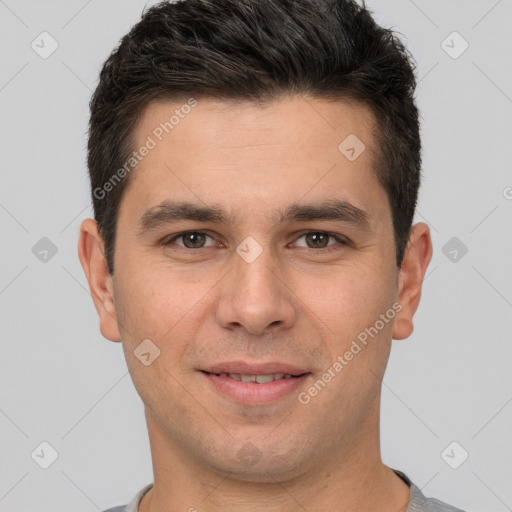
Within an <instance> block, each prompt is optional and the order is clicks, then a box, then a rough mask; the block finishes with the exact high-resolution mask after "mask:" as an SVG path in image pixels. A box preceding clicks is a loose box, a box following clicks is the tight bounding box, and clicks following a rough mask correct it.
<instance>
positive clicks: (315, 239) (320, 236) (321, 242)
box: [298, 231, 345, 249]
mask: <svg viewBox="0 0 512 512" xmlns="http://www.w3.org/2000/svg"><path fill="white" fill-rule="evenodd" d="M301 238H303V239H304V240H305V241H306V245H299V247H305V248H307V249H330V248H331V247H332V248H333V249H334V248H336V247H335V246H336V242H338V245H339V244H341V245H344V244H345V241H344V240H343V239H342V238H339V237H337V236H335V235H331V234H330V233H325V232H323V231H310V232H309V233H304V234H303V235H302V236H300V237H299V238H298V240H300V239H301ZM329 239H332V240H334V241H335V243H329Z"/></svg>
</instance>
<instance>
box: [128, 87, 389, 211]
mask: <svg viewBox="0 0 512 512" xmlns="http://www.w3.org/2000/svg"><path fill="white" fill-rule="evenodd" d="M374 131H375V118H374V116H373V113H372V112H371V110H370V108H369V107H367V106H366V105H362V104H360V103H354V102H352V103H348V102H342V101H337V102H332V101H327V100H319V99H313V98H307V97H304V96H290V97H285V98H283V99H281V100H279V101H274V102H271V103H268V104H265V105H260V104H256V103H251V102H244V103H242V102H233V101H219V100H215V99H211V98H207V99H204V98H198V99H190V98H185V99H183V100H179V101H155V102H152V103H150V104H149V105H148V107H147V108H146V110H145V111H144V113H143V115H142V116H141V118H140V121H139V123H138V125H137V127H136V130H135V133H134V134H135V149H140V148H142V147H144V146H145V145H146V146H148V145H149V146H151V150H150V151H146V156H144V158H143V159H141V161H140V163H139V164H138V165H137V167H136V170H135V171H133V176H131V178H132V180H131V184H130V187H128V191H127V192H126V194H127V195H132V196H134V195H136V196H137V201H136V202H137V204H138V205H140V208H141V209H142V208H143V207H144V208H145V209H147V208H150V207H152V206H154V205H157V204H159V203H161V202H162V201H165V200H168V199H169V198H170V197H169V196H170V195H172V196H173V198H177V199H179V200H189V199H191V198H192V199H195V200H196V202H202V203H204V204H206V203H208V202H214V203H216V204H222V203H224V204H226V210H229V211H234V210H237V209H238V210H239V211H240V212H241V210H244V211H245V212H248V211H250V210H252V209H254V211H256V210H258V211H259V214H261V213H262V212H263V213H265V212H268V213H269V214H272V218H275V211H277V210H278V209H279V210H281V211H282V206H283V205H284V204H285V203H286V205H288V204H290V203H292V202H294V203H297V202H298V201H300V200H301V199H302V198H303V197H305V196H306V195H307V196H308V200H309V199H310V200H313V201H315V200H316V199H319V198H321V197H322V196H326V195H330V196H331V198H332V196H334V195H336V193H335V192H336V190H338V194H337V195H338V196H340V198H341V199H347V200H350V201H351V202H352V204H354V205H355V206H358V207H359V208H361V209H374V210H375V208H374V206H375V205H376V204H377V203H378V202H379V201H380V202H381V201H382V197H383V196H382V194H383V190H382V189H380V185H379V183H378V181H377V179H376V176H375V173H374V168H375V165H376V163H377V161H378V157H377V155H378V147H377V144H376V141H375V139H374ZM341 196H344V197H341ZM132 199H135V198H134V197H132ZM291 199H293V201H291ZM256 200H258V201H259V202H258V203H255V201H256ZM123 202H124V201H123ZM123 202H122V203H123ZM258 205H259V209H258V208H257V206H258ZM271 207H274V208H272V210H273V211H270V208H271ZM241 213H243V212H241ZM376 213H378V212H376ZM381 213H383V212H381ZM269 218H270V217H269Z"/></svg>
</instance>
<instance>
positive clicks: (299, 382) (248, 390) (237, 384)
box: [201, 372, 310, 405]
mask: <svg viewBox="0 0 512 512" xmlns="http://www.w3.org/2000/svg"><path fill="white" fill-rule="evenodd" d="M201 373H202V374H203V375H204V376H205V377H206V378H207V379H208V381H209V382H210V383H211V384H212V385H213V387H214V388H215V389H216V390H217V391H219V392H220V393H222V394H223V395H226V396H228V397H230V398H232V399H234V400H235V401H236V402H238V403H241V404H244V405H267V404H269V403H271V402H275V401H277V400H279V399H280V398H283V397H285V396H287V395H290V394H291V393H293V392H297V390H298V389H299V388H300V387H301V386H303V385H304V382H305V380H306V379H307V378H308V376H309V375H310V374H309V373H306V374H304V375H301V376H299V377H292V378H291V379H279V380H274V381H273V382H267V383H265V384H257V383H256V382H241V381H238V380H235V379H232V378H230V377H220V376H218V375H214V374H212V373H205V372H201Z"/></svg>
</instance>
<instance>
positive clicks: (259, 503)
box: [139, 403, 410, 512]
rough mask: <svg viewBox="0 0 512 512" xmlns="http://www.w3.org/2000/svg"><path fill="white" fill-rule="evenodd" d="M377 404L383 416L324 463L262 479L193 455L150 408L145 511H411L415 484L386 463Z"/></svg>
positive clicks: (141, 509) (142, 510)
mask: <svg viewBox="0 0 512 512" xmlns="http://www.w3.org/2000/svg"><path fill="white" fill-rule="evenodd" d="M376 408H377V411H376V415H374V417H375V418H377V421H374V422H370V423H369V424H368V425H360V428H359V429H358V432H356V433H354V434H353V435H352V436H351V438H350V440H346V441H345V442H344V443H340V444H339V445H336V446H332V447H329V454H330V456H329V457H328V460H325V461H323V462H322V464H321V465H314V466H313V467H309V468H308V469H307V470H302V469H301V468H298V469H296V470H295V471H294V472H291V473H288V474H286V475H285V474H279V475H277V474H271V473H270V472H267V473H266V475H260V476H259V478H258V481H247V480H244V479H242V478H241V477H240V475H237V474H235V473H234V472H232V473H228V472H222V471H215V470H214V469H213V468H209V467H207V466H206V465H205V464H203V463H202V461H199V460H194V459H193V458H191V457H190V455H189V454H187V453H184V452H183V451H182V450H181V448H180V446H179V444H178V443H174V442H172V440H170V439H169V436H167V435H166V433H165V432H164V430H163V429H162V428H161V427H160V425H159V424H158V422H157V421H156V419H155V418H154V417H153V416H152V415H151V414H150V413H148V412H146V418H147V423H148V432H149V437H150V444H151V452H152V460H153V470H154V486H153V488H152V489H151V490H150V491H148V493H147V494H146V495H145V496H144V498H143V500H142V502H141V504H140V506H139V512H157V511H161V510H167V511H169V512H177V511H184V510H186V511H190V512H195V511H197V512H221V511H222V512H235V511H236V512H256V511H258V512H259V511H265V512H295V511H296V510H307V511H308V512H317V511H318V512H320V511H325V510H339V511H340V512H342V511H347V512H348V511H353V510H358V511H361V512H370V511H374V510H379V511H381V512H405V511H406V509H407V505H408V503H409V500H410V491H409V487H408V486H407V484H405V482H403V480H402V479H401V478H400V477H398V476H397V475H396V474H395V473H394V472H393V471H392V470H391V469H390V468H389V467H387V466H385V465H384V464H383V463H382V461H381V458H380V446H379V429H378V412H379V411H378V408H379V403H376ZM370 439H371V440H372V442H369V440H370Z"/></svg>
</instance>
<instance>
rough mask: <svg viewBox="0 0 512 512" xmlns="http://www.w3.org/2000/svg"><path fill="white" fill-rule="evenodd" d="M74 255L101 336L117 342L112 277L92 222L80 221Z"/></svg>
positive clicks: (101, 241) (96, 228) (99, 237)
mask: <svg viewBox="0 0 512 512" xmlns="http://www.w3.org/2000/svg"><path fill="white" fill-rule="evenodd" d="M78 256H79V258H80V263H81V264H82V268H83V269H84V272H85V276H86V278H87V281H88V283H89V289H90V292H91V297H92V300H93V302H94V306H95V308H96V311H97V312H98V315H99V319H100V331H101V334H102V335H103V336H104V337H105V338H107V339H108V340H110V341H120V340H121V335H120V332H119V327H118V323H117V315H116V309H115V303H114V294H113V282H112V276H111V275H110V273H109V271H108V266H107V261H106V259H105V254H104V243H103V239H102V237H101V235H100V234H99V232H98V225H97V223H96V221H95V220H93V219H86V220H84V221H83V222H82V224H81V226H80V237H79V241H78Z"/></svg>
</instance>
